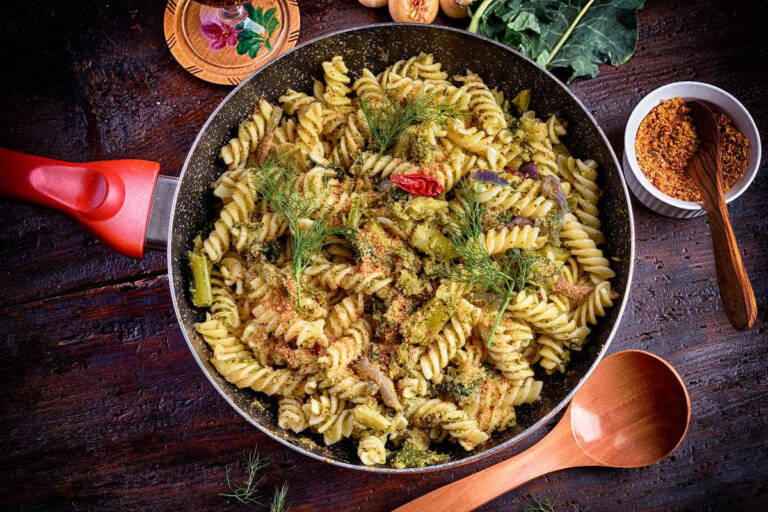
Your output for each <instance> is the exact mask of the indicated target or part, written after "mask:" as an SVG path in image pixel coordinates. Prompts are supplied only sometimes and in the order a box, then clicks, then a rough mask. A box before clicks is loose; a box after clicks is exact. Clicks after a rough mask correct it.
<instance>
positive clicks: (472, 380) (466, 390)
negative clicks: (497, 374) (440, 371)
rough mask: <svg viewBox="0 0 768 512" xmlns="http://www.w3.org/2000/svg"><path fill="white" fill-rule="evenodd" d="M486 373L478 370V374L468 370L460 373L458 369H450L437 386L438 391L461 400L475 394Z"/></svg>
mask: <svg viewBox="0 0 768 512" xmlns="http://www.w3.org/2000/svg"><path fill="white" fill-rule="evenodd" d="M484 373H485V372H484V371H483V370H482V369H478V371H476V372H468V371H466V370H464V371H461V372H460V371H459V369H458V368H454V367H451V368H448V370H446V372H445V376H444V377H443V380H442V381H441V382H440V384H438V385H437V389H438V390H439V391H442V392H444V393H448V394H449V395H451V396H453V397H454V398H455V399H456V400H461V399H462V398H466V397H468V396H469V395H471V394H472V393H474V392H475V390H476V389H477V386H478V385H479V384H480V380H482V378H483V375H484Z"/></svg>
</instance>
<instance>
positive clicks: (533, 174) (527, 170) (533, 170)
mask: <svg viewBox="0 0 768 512" xmlns="http://www.w3.org/2000/svg"><path fill="white" fill-rule="evenodd" d="M520 171H521V172H522V173H523V174H525V175H527V176H528V177H529V178H533V179H535V180H540V179H541V175H540V174H539V169H538V168H537V167H536V164H534V163H533V162H531V163H529V164H526V165H525V166H523V167H522V168H521V169H520Z"/></svg>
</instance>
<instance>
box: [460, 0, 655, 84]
mask: <svg viewBox="0 0 768 512" xmlns="http://www.w3.org/2000/svg"><path fill="white" fill-rule="evenodd" d="M644 3H645V0H565V1H561V0H484V1H483V2H482V3H481V4H480V5H479V7H478V8H477V10H475V11H474V12H473V14H472V21H471V22H470V24H469V28H468V30H469V31H470V32H475V33H477V34H482V35H484V36H487V37H490V38H492V39H496V40H497V41H500V42H502V43H504V44H506V45H507V46H510V47H512V48H514V49H515V50H517V51H519V52H520V53H522V54H523V55H525V56H527V57H529V58H531V59H533V60H535V61H536V62H537V63H538V64H539V65H541V66H543V67H546V68H548V69H554V68H568V67H570V68H571V69H572V74H571V77H570V78H569V79H568V81H569V82H570V81H571V80H573V79H574V78H577V77H579V76H588V77H595V76H597V75H598V73H599V71H598V68H597V66H598V64H603V63H609V64H611V65H613V66H618V65H620V64H623V63H625V62H626V61H627V60H629V58H630V57H632V55H633V54H634V53H635V48H636V47H637V38H638V31H637V12H638V11H639V10H640V9H642V8H643V4H644Z"/></svg>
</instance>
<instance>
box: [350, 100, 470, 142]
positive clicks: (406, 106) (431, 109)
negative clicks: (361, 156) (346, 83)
mask: <svg viewBox="0 0 768 512" xmlns="http://www.w3.org/2000/svg"><path fill="white" fill-rule="evenodd" d="M362 108H363V115H364V116H365V120H366V121H367V122H368V127H369V128H370V131H371V138H372V139H373V143H374V145H375V146H376V148H377V149H378V150H379V155H381V154H383V153H384V151H386V150H387V149H388V148H389V147H390V146H391V145H392V144H393V143H394V142H395V140H396V139H397V138H398V137H399V136H400V134H401V133H403V131H404V130H405V129H406V128H408V127H409V126H411V125H414V124H417V123H425V122H430V123H435V124H438V125H443V124H445V123H446V122H447V121H448V120H449V119H451V118H453V117H457V116H461V115H464V113H463V112H461V111H460V110H459V108H458V107H457V106H456V105H450V104H445V103H437V102H436V101H435V97H434V95H429V94H424V95H419V96H416V97H415V98H413V99H411V98H406V100H405V101H403V102H402V103H401V104H398V103H395V102H393V101H391V100H389V99H386V100H384V101H381V102H373V101H370V100H368V101H363V103H362Z"/></svg>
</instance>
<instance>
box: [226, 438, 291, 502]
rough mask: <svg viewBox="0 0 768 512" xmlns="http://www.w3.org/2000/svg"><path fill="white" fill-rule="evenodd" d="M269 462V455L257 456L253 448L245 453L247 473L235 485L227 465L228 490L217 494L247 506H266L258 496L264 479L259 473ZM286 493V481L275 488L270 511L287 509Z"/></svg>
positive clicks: (256, 451)
mask: <svg viewBox="0 0 768 512" xmlns="http://www.w3.org/2000/svg"><path fill="white" fill-rule="evenodd" d="M271 463H272V461H271V460H270V459H269V457H261V456H259V452H258V450H257V449H254V450H253V451H252V452H251V453H246V454H245V465H246V471H247V472H248V474H247V475H246V477H245V478H244V479H243V481H242V482H240V483H239V484H237V485H236V484H234V483H233V482H232V481H231V479H230V477H229V466H227V470H226V471H227V487H228V488H229V492H228V493H219V496H222V497H224V498H231V499H234V500H237V501H238V502H240V503H242V504H243V505H245V506H248V507H256V506H266V504H265V503H263V502H262V501H261V498H260V496H259V493H260V491H261V489H260V487H259V486H260V485H261V483H262V482H263V481H264V474H259V473H261V471H262V470H264V469H266V468H267V467H269V465H270V464H271ZM287 494H288V483H287V482H285V483H283V485H282V487H281V488H279V489H275V493H274V495H273V496H272V503H271V506H270V512H285V511H286V510H288V506H287V505H286V496H287Z"/></svg>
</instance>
